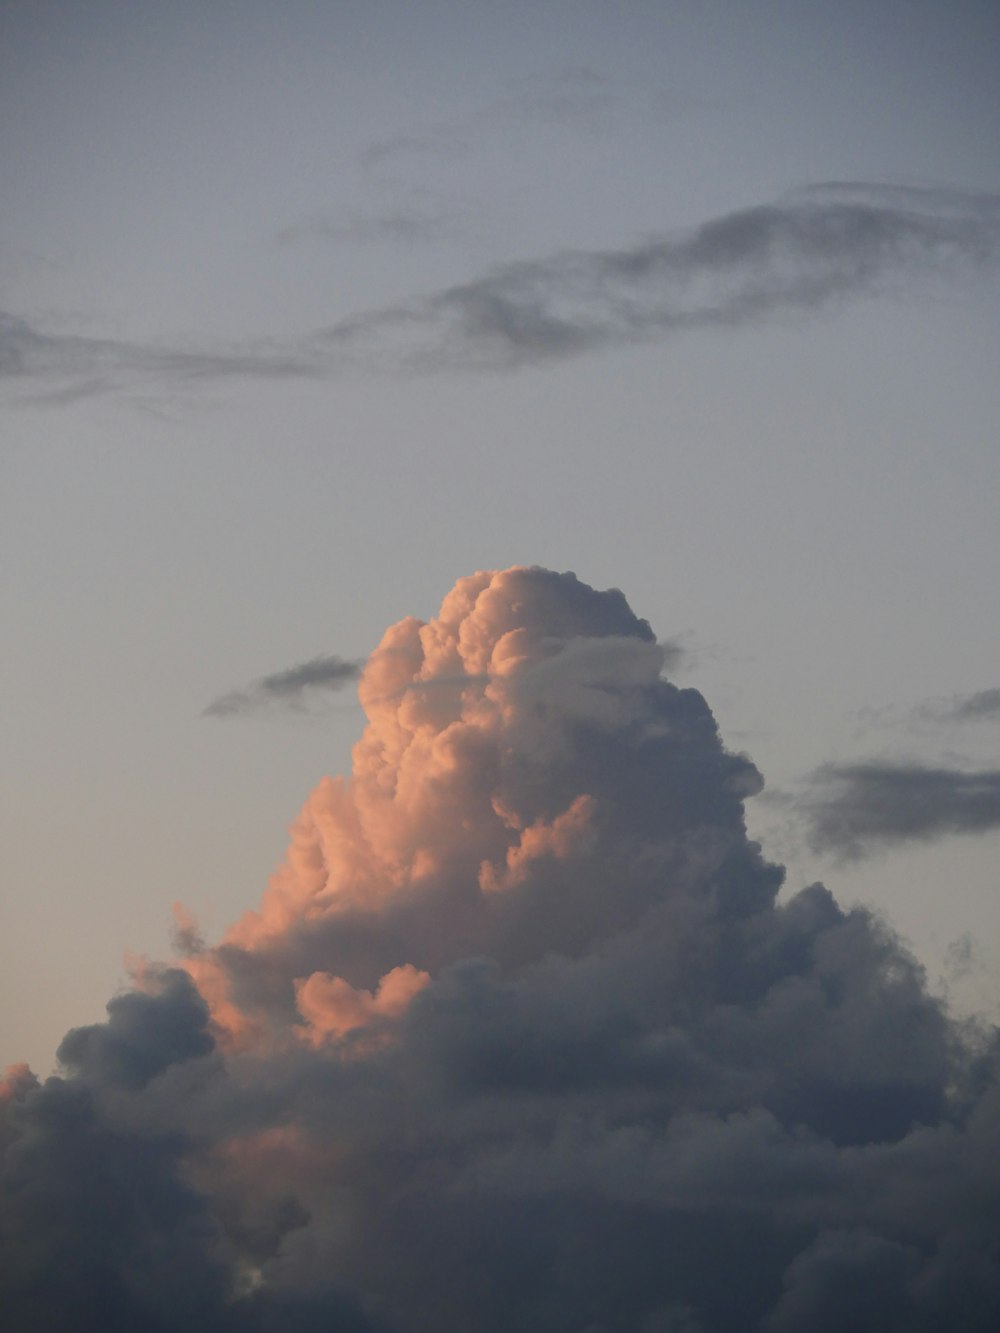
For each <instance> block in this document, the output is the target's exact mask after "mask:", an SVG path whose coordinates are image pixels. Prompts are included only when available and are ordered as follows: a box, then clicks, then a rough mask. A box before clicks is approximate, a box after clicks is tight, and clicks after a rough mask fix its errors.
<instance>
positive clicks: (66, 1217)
mask: <svg viewBox="0 0 1000 1333" xmlns="http://www.w3.org/2000/svg"><path fill="white" fill-rule="evenodd" d="M663 668H664V654H663V650H662V648H661V647H660V646H659V645H658V644H657V642H656V639H655V636H654V634H653V631H652V630H651V628H650V627H649V625H648V624H647V623H646V622H645V621H644V620H642V619H640V618H639V617H637V616H636V615H635V614H634V613H633V612H632V610H631V608H630V607H629V606H628V604H627V602H626V601H625V598H624V597H623V596H622V594H621V593H620V592H618V591H617V590H609V591H606V592H598V591H595V590H594V589H592V588H589V587H587V586H586V585H585V584H583V583H582V582H581V581H579V580H578V579H576V578H575V577H574V576H573V575H572V574H556V573H552V572H550V571H546V570H540V569H534V568H515V569H510V570H505V571H501V572H486V571H484V572H480V573H477V574H475V575H472V576H470V577H468V578H463V579H460V580H459V582H458V583H457V584H456V585H455V587H454V588H453V589H452V591H451V592H450V593H449V594H448V595H447V596H446V598H445V599H444V601H443V603H442V605H441V608H440V611H439V612H438V614H437V615H436V616H435V617H433V618H432V619H431V620H429V621H426V622H424V621H421V620H418V619H415V618H408V619H406V620H403V621H401V622H399V623H398V624H396V625H393V626H391V627H390V628H389V629H388V630H387V631H386V633H385V635H384V636H383V639H382V641H381V643H380V644H379V646H378V647H377V648H376V649H375V651H374V652H373V653H372V655H371V657H370V658H369V660H368V662H367V663H366V665H365V668H364V671H363V673H362V676H361V680H360V682H359V694H360V697H361V700H362V703H363V706H364V708H365V711H366V714H367V724H366V726H365V728H364V731H363V733H362V736H361V738H360V740H359V741H358V743H357V745H356V746H355V748H354V751H353V766H352V771H351V773H350V775H348V776H346V777H344V778H337V779H332V778H328V779H325V780H324V781H323V782H321V783H320V785H319V786H318V787H317V788H316V790H315V791H314V792H313V793H312V794H311V795H310V796H309V798H308V800H307V801H306V803H305V806H304V808H303V810H302V813H301V814H300V816H299V818H298V819H297V820H296V822H295V823H294V825H293V827H292V830H291V845H290V848H289V852H288V855H287V858H286V860H285V862H284V864H283V865H282V866H281V867H280V869H279V870H278V872H277V873H276V874H275V875H274V876H273V877H272V879H271V881H270V883H269V885H268V887H267V889H266V892H265V893H264V895H263V898H262V900H261V902H260V905H259V907H258V909H257V910H255V911H250V912H247V913H246V914H245V915H244V916H243V917H242V918H240V919H239V920H238V921H237V922H236V923H235V924H234V925H233V926H232V927H231V928H230V930H229V931H228V932H226V934H225V935H224V937H223V938H222V940H221V941H219V942H218V943H216V944H214V945H207V944H204V943H203V942H201V941H200V940H199V939H198V937H197V932H196V931H195V928H194V924H193V920H192V918H191V917H190V915H189V914H185V913H183V912H182V911H179V912H178V923H179V926H180V928H181V930H182V932H183V934H184V938H183V940H182V943H183V944H184V945H185V948H184V952H185V954H186V956H185V957H184V958H183V959H182V961H181V962H180V963H179V965H178V966H177V967H176V968H174V969H170V968H167V969H157V968H154V967H151V968H147V969H146V970H145V971H144V973H143V974H142V975H141V976H140V978H139V979H138V981H137V984H136V986H135V988H134V989H133V990H132V991H129V992H127V993H125V994H124V995H121V996H118V997H116V998H115V999H114V1000H113V1001H112V1002H111V1004H110V1005H109V1017H108V1021H107V1023H105V1024H97V1025H93V1026H90V1027H86V1028H81V1029H76V1030H75V1031H74V1032H72V1033H70V1034H69V1035H68V1036H67V1038H66V1040H65V1042H64V1043H63V1046H62V1048H61V1050H60V1056H61V1058H62V1060H63V1063H64V1069H63V1073H62V1074H61V1075H60V1076H59V1077H57V1078H53V1079H50V1080H48V1081H47V1082H46V1083H45V1084H43V1085H39V1084H38V1083H37V1080H34V1079H33V1077H32V1076H31V1075H30V1072H29V1071H27V1070H25V1069H24V1068H23V1067H20V1068H16V1069H14V1070H13V1071H12V1072H11V1074H10V1076H9V1077H8V1079H7V1080H5V1081H4V1082H3V1083H0V1145H3V1165H2V1188H0V1235H2V1236H3V1237H4V1240H5V1242H7V1241H8V1238H9V1247H8V1248H9V1253H10V1258H9V1262H8V1266H7V1267H6V1268H4V1269H2V1270H0V1302H2V1305H3V1309H4V1319H5V1329H10V1330H11V1333H28V1331H29V1330H30V1333H38V1331H39V1330H46V1329H51V1330H58V1329H62V1328H70V1327H71V1328H74V1329H79V1330H80V1333H90V1329H91V1328H93V1329H95V1330H96V1329H97V1328H100V1329H102V1330H104V1331H105V1333H107V1331H108V1330H110V1331H112V1333H117V1330H122V1333H124V1331H125V1330H131V1329H133V1328H139V1327H153V1326H156V1327H158V1328H160V1329H162V1330H164V1331H165V1333H175V1330H176V1331H177V1333H179V1330H181V1329H184V1328H191V1327H197V1328H202V1329H207V1330H209V1331H210V1333H216V1330H218V1331H219V1333H269V1331H270V1330H272V1329H273V1330H278V1329H280V1328H295V1329H297V1330H298V1329H301V1330H311V1329H314V1328H315V1329H316V1330H317V1331H318V1330H319V1329H326V1328H337V1329H342V1330H355V1331H356V1333H425V1330H431V1329H440V1328H449V1329H462V1330H469V1331H470V1333H506V1330H508V1329H511V1328H519V1329H526V1330H538V1331H539V1333H549V1330H553V1329H565V1330H584V1329H593V1330H596V1329H605V1330H621V1331H622V1333H626V1331H631V1330H640V1331H641V1333H656V1331H657V1330H659V1331H660V1333H665V1331H672V1333H814V1330H816V1329H830V1330H834V1329H837V1330H839V1329H841V1328H844V1327H848V1326H850V1327H852V1328H854V1327H857V1328H879V1329H887V1330H890V1329H891V1330H895V1329H899V1330H904V1329H905V1330H907V1333H910V1331H911V1330H917V1331H919V1333H938V1330H944V1329H949V1330H950V1329H959V1328H960V1329H962V1330H963V1333H992V1330H993V1329H994V1328H995V1327H996V1326H997V1322H998V1317H1000V1259H998V1256H1000V1221H998V1218H1000V1214H998V1210H997V1207H996V1204H997V1200H998V1198H1000V1152H998V1146H1000V1033H998V1032H997V1030H996V1029H991V1028H990V1027H989V1025H988V1024H986V1023H985V1021H984V1022H983V1023H981V1024H979V1025H978V1026H976V1027H974V1028H973V1027H969V1026H967V1025H962V1024H957V1023H954V1022H952V1020H951V1019H950V1018H949V1015H948V1012H947V1010H946V1009H945V1007H944V1006H943V1004H942V1003H941V1002H940V1001H939V1000H937V999H935V998H934V997H933V996H932V995H930V994H929V993H928V991H927V988H926V984H925V978H924V975H923V971H922V969H921V968H920V966H919V965H918V964H917V963H916V961H915V960H914V959H913V958H912V957H910V955H909V954H908V953H907V952H906V950H905V949H904V948H903V946H902V945H901V943H900V941H899V940H898V938H897V937H896V936H895V935H894V933H893V932H892V930H891V929H890V927H889V926H888V925H886V924H885V923H884V922H882V921H880V920H879V919H877V918H876V917H874V916H873V915H872V914H870V913H869V912H867V911H865V910H864V909H861V908H855V909H852V910H849V911H848V910H845V909H844V908H843V907H841V906H840V905H839V904H838V903H837V901H836V900H835V898H834V897H833V895H832V894H831V893H830V892H829V891H828V890H827V889H825V888H824V887H823V886H822V885H818V884H814V885H812V886H810V887H808V888H806V889H803V890H802V891H800V892H797V893H794V894H792V895H791V896H789V897H788V898H787V900H784V901H780V902H779V901H778V898H777V894H778V889H779V887H780V885H781V882H782V871H781V868H780V867H778V866H776V865H773V864H771V863H769V862H768V861H767V860H766V859H765V858H764V857H763V856H762V854H761V850H760V848H759V846H757V844H755V843H754V842H753V841H751V840H750V839H749V838H748V836H747V833H746V827H745V823H744V802H745V800H746V798H747V797H749V796H751V795H753V794H754V793H755V792H757V791H759V790H760V787H761V778H760V775H759V773H758V772H757V770H756V768H755V767H754V765H753V763H752V762H751V760H750V759H748V758H747V757H746V756H745V755H740V754H735V753H733V752H731V751H729V750H727V749H726V747H725V746H724V744H723V742H722V740H721V738H720V736H719V733H718V730H717V727H716V724H715V721H714V718H713V716H712V713H711V711H710V709H709V707H708V704H707V703H706V701H705V700H704V698H703V697H702V696H701V695H700V694H699V693H698V691H697V690H694V689H685V688H679V687H678V686H677V685H676V684H674V683H673V682H672V681H670V680H669V679H667V678H665V677H664V674H663ZM720 1275H721V1276H720Z"/></svg>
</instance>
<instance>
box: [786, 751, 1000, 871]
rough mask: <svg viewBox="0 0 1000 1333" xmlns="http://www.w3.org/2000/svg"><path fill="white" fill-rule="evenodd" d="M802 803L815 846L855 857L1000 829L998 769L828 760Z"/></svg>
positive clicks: (847, 856)
mask: <svg viewBox="0 0 1000 1333" xmlns="http://www.w3.org/2000/svg"><path fill="white" fill-rule="evenodd" d="M801 808H802V809H803V811H804V813H805V814H806V816H807V818H808V820H809V824H810V840H811V842H812V845H813V846H814V847H815V848H816V850H817V851H833V852H835V853H836V854H837V855H839V856H841V857H844V858H846V859H850V860H856V859H859V858H860V857H863V856H866V855H869V854H870V853H871V852H873V851H876V850H879V849H881V848H884V847H888V846H891V845H893V844H895V843H904V842H929V841H930V840H931V839H934V838H939V837H942V836H944V835H945V834H949V833H986V832H988V831H989V830H991V829H997V828H1000V770H997V769H986V770H982V771H978V772H975V771H974V772H969V771H966V770H965V769H959V768H946V767H933V766H930V765H924V764H916V763H914V764H903V763H895V764H892V763H879V762H877V761H872V760H869V761H866V762H862V763H856V764H827V765H824V767H822V768H820V769H818V770H817V772H816V774H815V775H814V776H813V780H812V790H811V792H810V794H809V795H808V796H807V797H806V798H805V800H804V801H803V802H802V803H801Z"/></svg>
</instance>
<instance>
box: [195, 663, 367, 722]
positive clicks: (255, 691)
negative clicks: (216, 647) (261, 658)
mask: <svg viewBox="0 0 1000 1333" xmlns="http://www.w3.org/2000/svg"><path fill="white" fill-rule="evenodd" d="M361 666H362V664H361V663H360V662H352V661H348V660H347V659H345V658H343V657H337V656H335V655H334V654H330V655H329V656H322V657H312V658H310V659H309V661H308V662H299V663H298V665H296V666H293V667H287V668H286V669H285V670H284V671H275V672H272V673H271V675H269V676H261V678H260V679H259V680H256V681H254V683H253V684H252V685H248V686H247V687H246V688H245V689H242V690H229V691H228V693H226V694H220V695H219V697H218V698H217V699H213V700H212V702H211V703H210V704H209V705H208V707H207V708H206V709H205V710H204V716H206V717H232V716H233V715H234V714H239V713H252V712H256V711H257V710H258V709H261V708H266V707H268V706H269V705H272V704H277V705H279V706H281V707H284V708H302V707H303V706H304V702H305V699H306V697H307V696H308V695H309V693H310V692H311V691H313V690H325V691H330V690H342V689H343V688H344V687H345V686H346V685H349V684H350V683H351V682H352V681H355V680H357V678H358V676H359V675H360V673H361Z"/></svg>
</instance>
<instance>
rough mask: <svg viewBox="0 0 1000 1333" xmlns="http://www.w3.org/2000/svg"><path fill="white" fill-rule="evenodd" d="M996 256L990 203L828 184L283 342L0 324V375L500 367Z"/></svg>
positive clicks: (134, 384) (999, 246)
mask: <svg viewBox="0 0 1000 1333" xmlns="http://www.w3.org/2000/svg"><path fill="white" fill-rule="evenodd" d="M998 258H1000V196H998V195H984V194H973V193H969V192H962V191H957V190H942V189H917V188H904V187H894V186H877V185H852V184H830V185H824V186H815V187H812V188H810V189H806V190H803V191H800V192H799V193H798V194H795V195H792V196H789V197H788V198H785V199H782V200H779V201H777V202H775V203H773V204H767V205H761V206H757V207H752V208H746V209H741V210H738V211H736V212H733V213H729V214H726V215H724V216H722V217H719V218H715V219H713V220H711V221H709V222H706V223H704V224H702V225H701V226H700V227H697V228H696V229H695V230H693V231H690V232H688V233H686V234H680V235H670V236H664V237H659V238H655V239H652V240H646V241H642V242H640V243H638V244H635V245H632V246H630V247H627V248H624V249H620V250H601V251H567V252H562V253H556V254H553V255H550V256H547V257H545V258H542V259H536V260H529V261H525V262H521V263H512V264H504V265H500V266H498V267H497V268H494V269H492V270H490V271H489V272H487V273H485V274H483V275H481V276H480V277H477V278H474V279H472V280H470V281H468V282H463V283H457V284H455V285H453V286H451V287H448V288H445V289H443V290H441V291H438V292H435V293H432V294H430V295H427V296H424V297H420V298H416V299H413V300H407V301H404V302H401V303H399V304H396V305H391V306H387V307H383V308H381V309H376V310H371V311H367V312H361V313H359V314H356V315H353V316H349V317H347V318H345V319H342V320H340V321H339V322H338V323H336V324H334V325H332V326H330V327H329V328H327V329H324V330H320V331H318V332H316V333H313V334H309V335H306V336H303V337H302V338H300V339H297V340H292V341H290V342H288V343H287V344H283V345H275V344H256V345H254V346H252V347H249V346H248V347H236V348H216V349H209V350H198V349H196V348H193V347H192V348H171V347H155V346H152V345H138V344H130V343H125V342H116V341H113V340H102V339H93V338H85V337H79V336H74V337H68V336H66V335H61V334H57V333H44V332H42V331H40V330H38V329H36V328H34V327H33V326H32V325H31V324H29V323H28V322H26V321H24V320H20V319H15V318H12V317H10V316H6V317H4V319H3V321H2V322H0V375H2V376H3V377H4V378H6V379H8V380H10V381H14V382H18V383H20V384H21V385H23V386H24V387H25V388H26V389H27V390H28V391H29V392H30V391H32V390H34V392H35V396H36V397H38V396H40V397H43V398H44V397H48V398H50V399H55V400H56V401H58V400H59V399H71V398H75V397H79V396H86V395H88V394H95V393H103V392H109V391H114V390H125V389H129V388H143V387H149V386H154V387H159V388H171V387H174V388H176V387H180V386H183V385H191V384H194V383H199V382H202V383H203V382H214V381H219V380H223V379H231V378H238V377H244V378H257V379H260V378H289V377H292V378H294V377H307V376H308V377H323V376H332V375H336V374H340V373H345V372H355V373H357V372H365V373H377V374H390V373H391V374H422V373H432V372H440V371H448V370H452V371H454V370H480V371H498V370H514V369H517V368H519V367H523V366H526V365H537V364H541V363H544V362H547V361H552V360H557V359H561V358H566V357H570V356H574V355H578V354H581V353H584V352H589V351H595V350H598V349H601V348H608V347H615V346H622V345H627V344H631V343H641V342H652V341H658V340H661V339H666V338H670V337H674V336H680V335H682V334H684V333H687V332H690V331H692V330H697V329H707V328H716V327H728V328H736V327H742V326H745V325H749V324H755V323H758V322H761V321H765V320H767V319H769V318H772V317H779V316H788V315H795V314H804V313H810V312H815V311H817V310H820V309H822V308H823V307H825V306H828V305H830V304H832V303H834V302H836V301H838V300H842V299H846V298H849V297H857V296H860V295H863V294H867V293H879V292H884V291H887V290H891V289H892V288H893V285H894V284H907V283H910V282H912V281H914V280H917V279H920V278H926V277H928V276H939V277H940V276H950V275H953V274H954V273H955V272H956V271H959V270H961V269H963V268H966V269H968V268H970V267H971V268H975V267H982V266H995V264H996V262H997V259H998Z"/></svg>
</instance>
